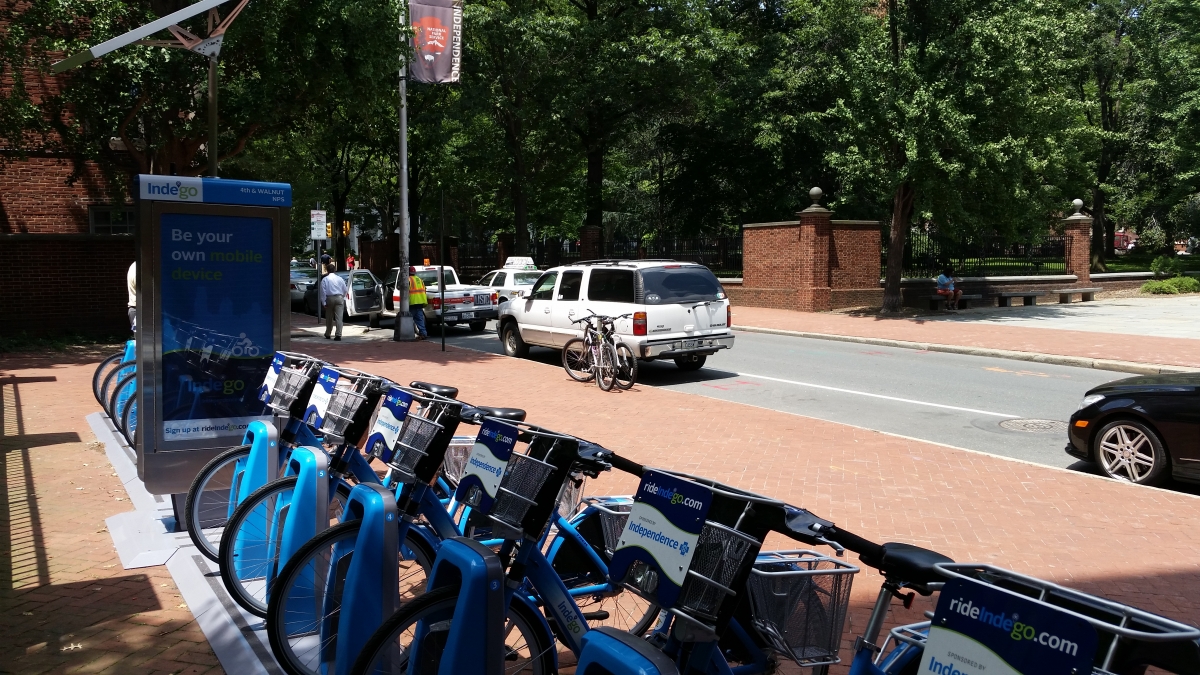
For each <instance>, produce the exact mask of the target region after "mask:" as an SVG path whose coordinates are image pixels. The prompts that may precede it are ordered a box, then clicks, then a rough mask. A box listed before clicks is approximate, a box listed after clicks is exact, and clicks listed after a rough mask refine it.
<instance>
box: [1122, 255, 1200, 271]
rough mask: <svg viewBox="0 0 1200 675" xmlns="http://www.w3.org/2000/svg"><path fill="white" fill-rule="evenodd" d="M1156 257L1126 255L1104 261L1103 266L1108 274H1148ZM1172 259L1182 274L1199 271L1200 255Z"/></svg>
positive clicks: (1179, 256)
mask: <svg viewBox="0 0 1200 675" xmlns="http://www.w3.org/2000/svg"><path fill="white" fill-rule="evenodd" d="M1158 257H1159V256H1157V255H1151V254H1149V253H1134V254H1127V255H1122V256H1116V257H1113V258H1109V259H1108V260H1105V261H1104V266H1105V267H1107V268H1108V271H1109V272H1149V271H1151V269H1150V265H1151V264H1152V263H1153V262H1154V260H1155V258H1158ZM1174 259H1175V260H1176V261H1177V262H1178V263H1179V265H1180V267H1181V268H1182V271H1184V272H1196V271H1200V255H1177V256H1174Z"/></svg>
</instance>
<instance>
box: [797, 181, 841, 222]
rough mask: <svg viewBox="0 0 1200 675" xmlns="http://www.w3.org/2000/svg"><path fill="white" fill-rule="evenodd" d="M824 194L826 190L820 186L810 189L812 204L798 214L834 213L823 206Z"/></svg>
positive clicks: (809, 194)
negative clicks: (822, 198)
mask: <svg viewBox="0 0 1200 675" xmlns="http://www.w3.org/2000/svg"><path fill="white" fill-rule="evenodd" d="M824 194H825V191H824V190H822V189H821V188H819V187H815V188H813V189H811V190H809V191H808V196H809V198H810V199H812V205H811V206H809V207H808V208H807V209H804V210H803V211H800V212H799V213H797V214H796V215H800V214H801V213H809V214H812V213H832V212H831V211H830V210H829V209H827V208H825V207H824V206H821V197H822V196H824Z"/></svg>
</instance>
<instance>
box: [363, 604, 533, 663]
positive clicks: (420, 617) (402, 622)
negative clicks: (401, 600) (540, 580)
mask: <svg viewBox="0 0 1200 675" xmlns="http://www.w3.org/2000/svg"><path fill="white" fill-rule="evenodd" d="M458 591H459V589H458V588H454V587H451V588H439V589H438V590H436V591H432V592H429V593H426V594H425V595H422V596H421V597H419V598H417V599H415V600H413V601H412V602H409V603H405V605H404V606H403V607H401V608H400V611H398V612H396V613H395V614H393V615H392V616H391V617H390V618H389V619H388V620H387V621H385V622H384V623H383V625H382V626H380V627H379V630H377V631H375V634H374V635H372V636H371V639H370V640H368V641H367V645H366V647H364V648H363V650H362V652H361V653H360V654H359V655H358V660H357V661H356V662H355V663H354V668H352V669H351V670H350V672H351V673H353V674H354V675H384V674H385V673H387V674H388V675H390V674H391V673H409V674H410V675H435V674H436V673H437V672H438V670H439V669H440V667H441V662H442V657H443V652H444V650H445V647H446V641H447V639H448V638H449V634H450V629H451V626H452V619H453V618H454V609H455V606H456V605H457V604H458ZM505 619H506V621H505V626H504V646H505V652H506V653H505V657H504V673H505V675H516V674H517V673H520V674H521V675H550V673H553V672H554V658H553V656H554V655H553V653H552V651H551V650H552V649H554V647H553V643H550V642H547V641H546V640H545V638H544V637H543V635H542V634H541V632H540V631H538V630H536V629H535V628H534V627H535V626H537V623H538V621H537V618H536V617H534V616H531V613H530V610H529V608H528V607H527V606H526V605H525V604H524V603H521V602H513V603H512V604H510V605H509V606H508V616H507V617H505ZM418 629H421V633H422V636H421V642H420V644H419V647H420V662H419V663H409V655H410V654H411V653H412V650H413V647H414V646H418V645H414V640H415V639H416V637H417V632H418Z"/></svg>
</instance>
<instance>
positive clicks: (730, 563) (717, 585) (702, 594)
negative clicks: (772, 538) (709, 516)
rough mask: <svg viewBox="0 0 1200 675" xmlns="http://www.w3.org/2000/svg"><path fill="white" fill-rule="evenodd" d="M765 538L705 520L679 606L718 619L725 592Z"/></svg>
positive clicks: (728, 593) (729, 589)
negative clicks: (760, 538)
mask: <svg viewBox="0 0 1200 675" xmlns="http://www.w3.org/2000/svg"><path fill="white" fill-rule="evenodd" d="M761 543H762V542H760V541H758V540H757V539H755V538H754V537H751V536H750V535H748V534H744V533H742V532H738V531H737V530H734V529H732V528H729V527H726V526H724V525H722V524H720V523H714V522H712V521H705V523H704V529H702V530H700V537H699V539H697V540H696V553H695V555H693V556H692V564H691V565H690V566H689V567H688V572H687V580H685V581H684V582H683V587H682V588H681V589H680V591H679V601H678V603H677V607H678V608H679V609H683V610H686V611H689V612H690V613H693V614H695V615H697V616H701V617H704V618H706V619H716V617H717V611H718V610H719V609H720V607H721V603H722V602H723V601H724V600H725V596H726V595H736V592H735V591H734V590H733V589H732V588H730V585H731V584H733V580H734V577H736V576H737V573H738V570H739V569H740V568H741V566H742V563H743V562H745V560H746V557H747V556H748V555H753V553H754V552H757V551H758V547H759V546H760V545H761Z"/></svg>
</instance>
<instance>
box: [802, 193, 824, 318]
mask: <svg viewBox="0 0 1200 675" xmlns="http://www.w3.org/2000/svg"><path fill="white" fill-rule="evenodd" d="M823 194H824V193H823V192H822V191H821V188H817V187H815V188H813V189H811V190H809V191H808V196H809V197H811V198H812V200H813V203H812V205H811V206H809V207H808V208H807V209H804V210H803V211H801V212H800V213H798V214H796V215H797V216H798V217H799V218H800V246H799V250H798V251H797V253H798V254H799V256H800V270H799V271H800V279H799V281H800V284H799V298H798V300H799V302H798V306H797V307H796V309H799V310H800V311H802V312H825V311H828V310H830V309H832V283H831V276H830V272H831V265H830V262H831V258H832V257H833V256H832V244H833V237H832V233H833V230H832V224H831V222H830V220H831V219H832V218H833V212H832V211H830V210H829V209H827V208H825V207H823V206H821V204H820V201H821V196H822V195H823Z"/></svg>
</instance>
